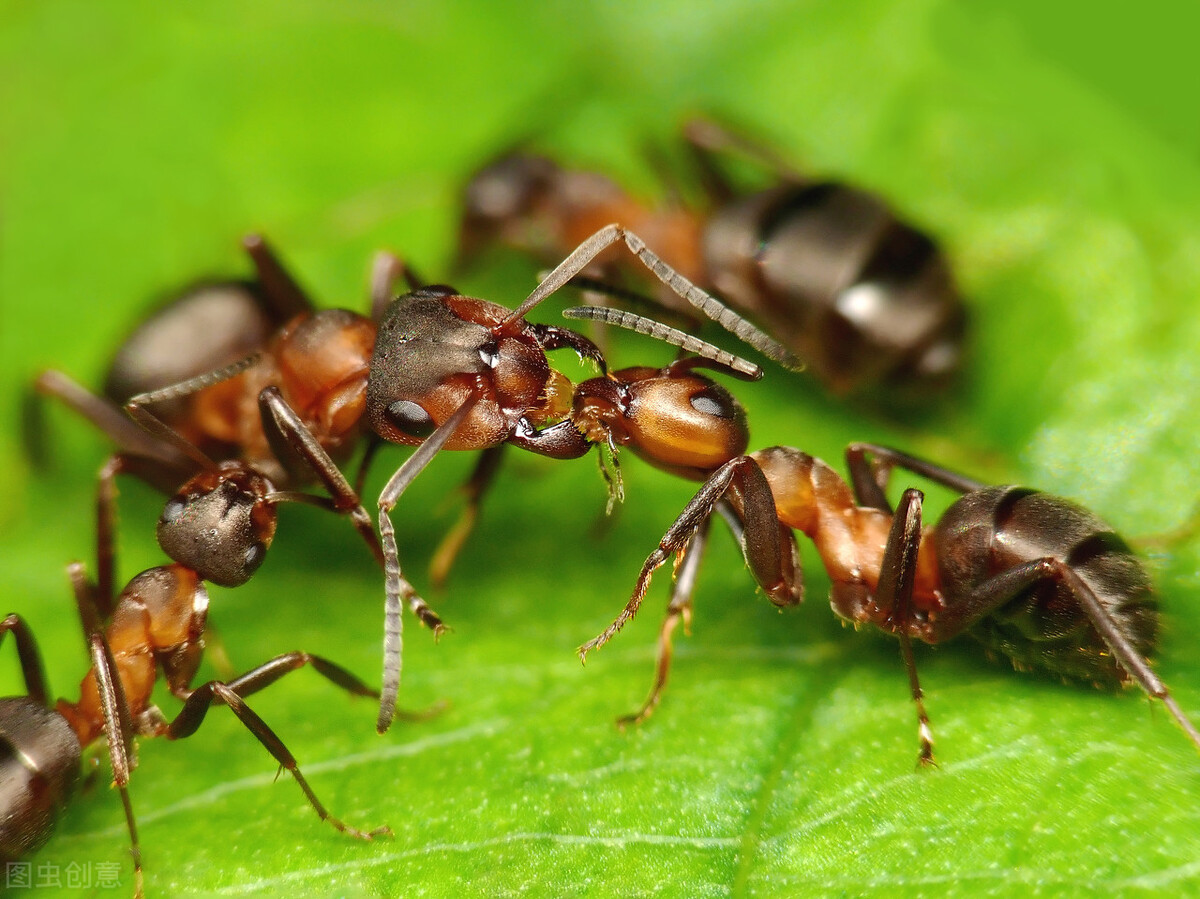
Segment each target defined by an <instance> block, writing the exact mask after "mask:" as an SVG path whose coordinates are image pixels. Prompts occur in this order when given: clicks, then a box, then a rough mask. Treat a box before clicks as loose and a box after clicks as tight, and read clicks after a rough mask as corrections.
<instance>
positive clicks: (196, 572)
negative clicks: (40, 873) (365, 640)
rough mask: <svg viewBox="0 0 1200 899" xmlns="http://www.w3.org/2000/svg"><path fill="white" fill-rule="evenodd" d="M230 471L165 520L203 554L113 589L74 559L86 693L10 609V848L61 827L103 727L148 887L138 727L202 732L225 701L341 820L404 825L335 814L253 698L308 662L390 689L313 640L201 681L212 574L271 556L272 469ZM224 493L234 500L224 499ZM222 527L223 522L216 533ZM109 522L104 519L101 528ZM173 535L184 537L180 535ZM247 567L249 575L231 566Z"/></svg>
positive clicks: (1, 821)
mask: <svg viewBox="0 0 1200 899" xmlns="http://www.w3.org/2000/svg"><path fill="white" fill-rule="evenodd" d="M225 474H226V472H224V471H222V473H221V475H222V478H223V480H222V482H221V487H220V488H219V489H217V490H214V491H212V492H211V493H210V494H209V500H210V501H209V502H207V503H206V506H207V508H201V509H198V510H197V509H189V508H187V504H186V503H185V501H184V500H183V499H179V498H177V499H175V500H172V502H171V503H169V504H168V507H167V511H166V512H165V513H164V515H163V519H162V521H161V522H160V525H159V531H160V538H161V537H162V536H163V533H164V531H167V532H172V533H173V536H176V537H179V536H184V535H185V534H190V535H191V541H190V542H192V543H193V544H194V545H195V546H196V547H200V548H202V552H200V553H199V554H198V555H197V558H198V560H199V561H198V563H197V565H196V566H195V567H192V566H189V565H187V564H182V563H180V562H178V561H176V562H173V563H171V564H169V565H163V566H159V567H156V568H150V569H148V570H146V571H143V572H141V573H140V574H138V575H137V576H136V577H134V578H133V579H132V580H131V581H129V583H128V584H127V585H126V587H125V589H124V590H123V591H122V592H121V593H120V595H118V596H116V597H114V596H113V595H112V593H111V585H107V586H106V585H105V584H103V583H98V584H92V583H89V581H88V578H87V575H86V572H85V570H84V567H83V565H81V564H80V563H72V565H71V566H69V569H68V571H69V573H70V577H71V581H72V584H73V587H74V592H75V599H76V604H77V606H78V610H79V615H80V621H81V623H82V625H83V629H84V634H85V638H86V642H87V646H88V652H89V657H90V659H91V667H90V669H89V671H88V674H87V676H86V677H84V679H83V681H82V683H81V684H80V698H79V700H78V702H70V701H68V700H66V699H60V700H59V701H58V703H57V704H55V705H53V706H52V705H51V704H50V701H49V691H48V690H47V688H46V681H45V677H44V675H43V673H42V665H41V660H40V657H39V654H38V650H37V645H36V642H35V641H34V637H33V633H32V631H31V629H30V628H29V626H28V624H27V623H26V622H25V621H24V620H23V619H22V618H21V617H20V616H19V615H16V614H10V615H8V616H7V617H6V618H5V619H3V621H0V640H3V637H4V635H6V634H8V633H10V632H11V633H12V634H13V636H14V638H15V639H16V642H17V652H18V655H19V657H20V661H21V671H22V674H23V676H24V679H25V685H26V695H25V696H22V697H9V698H5V699H3V700H0V745H2V746H3V749H4V751H3V756H4V758H3V762H2V763H0V783H3V785H4V786H3V789H0V812H2V813H0V857H2V858H3V859H5V860H16V859H19V858H21V857H23V856H25V855H28V854H29V853H31V852H33V851H35V850H36V849H37V848H39V847H40V846H41V845H42V844H43V843H44V842H45V841H46V840H47V839H48V838H49V836H50V834H51V832H52V830H53V827H54V823H55V819H56V818H57V816H58V814H59V812H60V811H61V809H62V808H63V807H64V805H65V804H66V803H67V801H68V800H69V799H70V797H71V795H72V793H73V791H74V789H75V787H76V785H77V783H78V781H79V777H80V764H81V758H82V751H83V749H84V748H85V747H87V746H89V745H90V744H92V743H94V742H95V741H96V740H98V739H99V738H100V737H101V736H102V735H103V736H104V738H105V740H106V742H107V745H108V751H109V758H110V760H111V763H112V768H113V781H114V783H115V785H116V786H117V788H118V789H119V790H120V793H121V802H122V805H123V806H124V810H125V819H126V825H127V827H128V830H129V839H130V847H131V852H132V855H133V863H134V876H135V884H136V886H135V895H137V896H141V895H142V883H143V875H142V859H141V848H140V846H139V843H138V836H137V825H136V822H135V818H134V813H133V807H132V804H131V802H130V799H129V792H128V784H129V777H130V773H131V771H132V770H133V768H134V767H135V766H136V758H135V755H134V750H133V738H134V737H135V736H147V737H166V738H167V739H169V740H179V739H183V738H185V737H189V736H191V735H192V734H194V733H195V732H196V730H197V729H198V728H199V727H200V725H201V724H202V723H203V721H204V718H205V715H206V714H207V713H208V710H209V708H210V707H211V706H212V705H213V704H217V705H225V706H228V707H229V709H230V711H232V712H233V714H234V715H236V716H237V718H238V720H239V721H241V722H242V724H244V725H245V726H246V728H247V729H248V730H249V731H250V732H251V733H252V734H253V735H254V737H255V738H256V739H257V740H258V741H259V742H260V743H261V744H262V745H263V746H264V747H265V748H266V750H267V751H268V752H269V753H270V754H271V756H272V757H273V758H274V759H275V761H276V762H278V764H279V765H280V767H281V768H286V769H287V770H288V771H290V772H291V774H292V776H293V777H294V778H295V779H296V782H297V784H299V786H300V789H301V790H302V791H303V792H304V795H305V796H306V797H307V799H308V801H309V803H310V804H311V805H312V807H313V809H314V810H315V811H316V813H317V815H318V816H319V817H320V818H321V819H322V820H325V821H328V822H329V824H330V825H331V826H333V827H334V829H336V830H338V831H341V832H342V833H345V834H347V835H349V836H351V837H355V838H358V839H363V840H371V839H374V838H375V837H379V836H389V835H390V834H391V830H390V829H389V828H387V827H379V828H376V829H374V830H370V831H365V830H359V829H358V828H355V827H352V826H350V825H348V824H345V823H344V822H342V821H341V820H340V819H338V818H335V817H333V816H332V815H330V813H329V812H328V810H327V809H326V808H325V806H324V805H323V804H322V803H321V801H320V800H319V799H318V798H317V796H316V794H315V793H314V792H313V790H312V788H311V787H310V786H309V784H308V782H307V781H306V780H305V778H304V776H303V774H301V772H300V769H299V768H298V767H297V764H296V759H295V757H294V756H293V755H292V753H291V752H290V751H289V750H288V749H287V747H286V746H285V745H284V743H283V741H282V740H280V738H279V737H278V736H277V735H276V734H275V732H274V731H273V730H271V728H270V727H269V726H268V725H267V724H266V722H264V721H263V720H262V718H260V717H259V716H258V715H257V714H256V713H255V712H254V711H253V710H252V709H251V708H250V707H249V706H248V705H247V704H246V702H245V697H247V696H249V695H251V694H253V693H256V692H258V691H259V690H262V689H264V688H266V687H268V686H270V685H271V684H273V683H275V682H276V681H278V680H279V679H280V678H282V677H283V676H284V675H286V674H288V673H290V672H292V671H296V670H297V669H299V668H302V667H304V666H306V665H311V666H312V668H313V669H314V670H315V671H316V672H317V673H318V674H320V675H321V676H323V677H325V678H326V679H327V680H329V681H330V682H331V683H333V684H335V685H336V686H338V687H341V688H342V689H344V690H346V691H347V692H348V693H350V694H352V695H357V696H378V693H377V692H376V691H375V690H372V689H371V688H370V687H368V686H367V685H366V684H364V683H363V682H362V681H360V680H359V679H358V678H356V677H355V676H354V675H353V674H351V673H350V672H349V671H347V670H346V669H344V668H342V667H341V666H339V665H337V664H335V663H333V662H331V661H329V660H328V659H325V658H322V657H320V656H316V655H311V654H309V653H306V652H290V653H285V654H284V655H280V656H277V657H275V658H273V659H271V660H270V661H268V662H266V663H265V664H263V665H259V666H258V667H256V668H254V669H252V670H250V671H248V672H247V673H245V674H243V675H241V676H240V677H237V678H234V679H231V680H228V681H221V680H211V681H208V682H206V683H203V684H201V685H200V686H198V687H193V686H192V680H193V678H194V677H195V675H196V672H197V671H198V669H199V666H200V661H201V656H202V653H203V650H204V633H205V630H206V625H207V617H208V605H209V598H208V592H207V590H206V588H205V586H204V581H205V580H206V579H207V580H213V581H214V582H221V581H222V580H225V581H226V582H230V581H231V580H232V581H236V582H239V583H240V582H242V581H244V580H245V578H248V577H249V574H250V573H252V570H253V568H254V567H256V563H257V562H258V561H261V558H262V556H263V555H264V554H265V552H266V548H267V547H268V546H269V545H270V542H271V538H272V536H273V534H274V531H275V511H274V509H275V506H274V501H273V500H272V498H271V496H270V493H269V488H270V484H269V482H268V481H267V480H266V479H265V478H263V477H262V476H260V475H257V474H255V473H253V472H251V473H250V474H249V475H248V480H244V481H243V480H238V479H235V478H228V477H225ZM214 501H215V502H217V503H218V504H221V505H222V507H221V508H220V509H215V510H214V509H212V508H211V505H212V502H214ZM193 512H195V513H197V514H195V515H193V514H191V513H193ZM210 513H215V514H210ZM210 528H211V530H212V531H213V532H215V537H212V538H211V539H209V537H210V535H209V531H210ZM110 533H111V532H109V533H108V534H106V533H104V532H102V533H101V534H100V535H99V540H100V542H101V543H103V542H104V540H105V539H106V537H107V536H109V535H110ZM163 542H164V544H168V543H170V542H172V541H171V536H168V537H167V538H166V539H164V540H163ZM184 542H187V541H186V540H185V541H184ZM99 556H100V558H101V559H106V558H107V559H109V560H111V559H112V556H113V549H112V547H111V546H108V547H104V546H102V547H101V549H100V551H99ZM234 572H236V573H237V574H236V576H232V577H231V573H234ZM238 578H240V580H238ZM160 676H161V677H162V678H163V680H164V681H165V682H166V684H167V686H168V688H169V689H170V691H171V693H172V694H173V695H174V696H176V697H177V698H179V699H180V700H182V701H183V708H182V710H181V711H180V712H179V714H178V715H176V717H175V718H174V719H172V720H167V718H166V717H165V716H164V715H163V713H162V712H161V711H160V710H159V709H158V708H157V707H156V706H155V705H153V704H152V703H151V693H152V691H153V689H154V686H155V683H156V682H157V680H158V678H159V677H160Z"/></svg>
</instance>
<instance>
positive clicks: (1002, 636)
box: [936, 487, 1158, 686]
mask: <svg viewBox="0 0 1200 899" xmlns="http://www.w3.org/2000/svg"><path fill="white" fill-rule="evenodd" d="M936 539H937V542H938V553H939V560H940V569H941V575H942V589H943V594H944V597H945V599H946V602H947V603H948V604H951V605H953V604H957V603H961V602H964V601H968V600H969V598H970V597H971V596H972V595H973V594H974V592H975V590H976V588H977V587H978V586H979V585H980V584H982V583H983V582H985V581H987V580H988V579H990V578H992V577H994V576H996V575H998V574H1000V573H1001V572H1003V571H1006V570H1010V569H1013V568H1017V567H1019V566H1021V565H1024V564H1026V563H1028V562H1033V561H1036V560H1038V559H1042V558H1053V559H1057V560H1059V561H1062V562H1064V563H1066V565H1068V566H1069V567H1070V568H1071V569H1072V570H1074V571H1075V573H1076V574H1077V575H1078V576H1079V578H1080V579H1081V580H1082V581H1083V583H1084V584H1085V585H1086V586H1087V587H1088V588H1089V589H1090V590H1091V591H1092V593H1093V594H1094V595H1095V596H1096V599H1097V601H1098V602H1099V603H1100V605H1101V606H1102V607H1103V608H1104V609H1105V611H1106V612H1107V613H1108V615H1109V616H1111V618H1112V620H1113V622H1114V623H1115V625H1116V627H1117V628H1118V629H1119V630H1120V631H1121V632H1122V633H1123V634H1124V635H1125V636H1126V637H1127V638H1128V640H1129V641H1130V643H1131V644H1132V646H1133V649H1134V650H1135V651H1136V652H1137V653H1138V654H1139V655H1141V656H1148V655H1150V654H1151V653H1152V651H1153V649H1154V646H1155V638H1156V634H1157V625H1158V607H1157V603H1156V600H1155V597H1154V592H1153V588H1152V585H1151V581H1150V577H1149V575H1148V574H1147V573H1146V570H1145V568H1144V567H1143V566H1142V564H1141V562H1139V561H1138V559H1137V558H1136V557H1135V556H1134V555H1133V553H1132V551H1131V550H1130V549H1129V546H1128V545H1127V544H1126V543H1125V541H1124V540H1122V539H1121V537H1120V536H1118V535H1117V534H1116V533H1114V532H1113V530H1112V528H1111V527H1109V526H1108V525H1107V524H1106V523H1105V522H1104V521H1102V520H1101V519H1100V518H1098V517H1097V516H1096V515H1094V514H1092V513H1091V512H1089V511H1087V510H1086V509H1083V508H1082V507H1080V506H1077V505H1075V504H1074V503H1071V502H1068V501H1067V500H1065V499H1061V498H1059V497H1055V496H1050V495H1048V494H1045V493H1039V492H1037V491H1033V490H1027V489H1025V488H1020V487H992V488H988V489H986V490H979V491H976V492H974V493H969V494H967V495H966V496H964V497H962V498H961V499H960V500H959V501H958V502H956V503H955V504H954V505H953V506H951V507H950V509H949V510H947V512H946V514H945V515H944V516H943V517H942V519H941V521H940V522H939V523H938V526H937V538H936ZM968 632H969V633H970V634H971V635H972V636H973V637H975V638H976V639H977V640H979V641H980V642H981V643H983V644H984V645H985V646H987V647H988V648H990V649H992V650H994V651H996V652H999V653H1002V654H1004V655H1006V656H1008V657H1009V658H1011V659H1012V660H1013V663H1014V665H1016V666H1017V667H1019V668H1040V669H1043V670H1045V671H1049V672H1052V673H1054V674H1057V675H1060V676H1062V677H1066V678H1070V679H1073V680H1083V681H1089V682H1095V683H1097V684H1100V685H1106V686H1116V685H1118V684H1119V683H1121V682H1123V681H1124V680H1125V679H1126V676H1125V673H1124V672H1123V671H1122V670H1121V669H1120V668H1118V666H1117V665H1116V664H1115V663H1114V662H1113V659H1112V654H1111V652H1110V651H1109V649H1108V647H1107V645H1106V644H1105V643H1104V641H1103V639H1102V638H1101V637H1100V634H1099V633H1098V632H1097V630H1096V629H1095V627H1094V626H1093V625H1092V623H1091V621H1090V619H1089V618H1088V616H1087V614H1086V612H1085V610H1084V608H1083V606H1082V605H1081V604H1080V601H1079V599H1078V597H1077V596H1076V595H1075V593H1074V592H1073V591H1072V590H1071V589H1070V588H1069V587H1068V586H1067V585H1066V584H1065V583H1059V582H1055V581H1050V580H1042V581H1040V582H1038V583H1035V584H1034V585H1032V586H1031V587H1028V588H1026V589H1024V590H1022V591H1020V592H1019V593H1017V595H1015V596H1013V597H1012V598H1010V599H1008V600H1007V601H1006V602H1004V603H1002V604H1001V605H999V606H998V607H996V608H995V609H993V610H992V611H991V613H990V614H987V615H984V616H983V617H982V618H981V619H980V620H979V621H978V622H977V623H975V624H974V625H973V626H972V627H971V628H970V629H969V631H968Z"/></svg>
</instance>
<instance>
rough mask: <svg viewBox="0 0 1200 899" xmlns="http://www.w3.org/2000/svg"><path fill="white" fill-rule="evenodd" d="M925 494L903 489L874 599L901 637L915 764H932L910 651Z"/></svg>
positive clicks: (925, 717)
mask: <svg viewBox="0 0 1200 899" xmlns="http://www.w3.org/2000/svg"><path fill="white" fill-rule="evenodd" d="M924 498H925V495H924V494H923V493H921V491H920V490H916V489H909V490H905V491H904V496H902V497H901V498H900V508H899V509H898V510H897V511H896V514H895V516H894V517H893V519H892V528H891V531H890V532H889V533H888V540H887V545H886V547H885V548H884V551H883V561H882V562H881V563H880V566H879V585H878V586H877V587H876V588H875V602H876V603H877V604H878V605H879V607H880V608H881V609H887V610H888V619H887V625H888V626H889V627H890V629H891V630H892V632H893V633H895V634H896V636H897V637H899V638H900V655H901V657H902V658H903V659H904V670H905V671H907V672H908V685H909V688H910V689H911V690H912V698H913V702H914V703H916V705H917V731H918V733H919V735H920V739H921V754H920V756H918V758H917V765H918V766H922V765H932V764H934V761H933V730H932V728H930V726H929V714H928V713H927V712H926V711H925V698H924V697H925V694H924V692H923V691H922V690H921V681H920V679H919V678H918V677H917V662H916V658H915V657H914V656H913V650H912V632H911V631H912V628H911V624H912V623H913V610H912V592H913V581H914V580H915V578H916V573H917V551H918V549H919V548H920V546H921V504H922V501H923V500H924Z"/></svg>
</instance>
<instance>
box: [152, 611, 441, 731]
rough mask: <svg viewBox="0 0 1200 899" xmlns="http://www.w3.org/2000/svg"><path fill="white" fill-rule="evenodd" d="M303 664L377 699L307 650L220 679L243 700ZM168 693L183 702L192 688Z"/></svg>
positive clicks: (428, 714)
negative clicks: (238, 674) (239, 674)
mask: <svg viewBox="0 0 1200 899" xmlns="http://www.w3.org/2000/svg"><path fill="white" fill-rule="evenodd" d="M211 633H212V628H211V626H210V627H209V628H208V631H207V632H206V636H205V643H207V642H208V636H207V635H209V634H211ZM305 665H311V666H312V667H313V670H314V671H316V672H317V673H318V674H320V675H321V677H323V678H325V679H326V680H327V681H329V682H330V683H332V684H333V685H334V686H337V687H341V688H342V689H343V690H345V691H346V692H347V693H350V694H351V695H352V696H368V697H371V698H373V699H378V698H379V691H378V690H376V689H374V688H372V687H369V686H367V685H366V684H365V683H364V682H363V681H361V680H359V678H358V677H357V676H355V675H354V674H353V673H352V672H350V671H348V670H347V669H345V668H343V667H342V666H341V665H339V664H337V663H336V662H332V661H330V660H329V659H326V658H324V657H322V656H317V655H313V654H311V653H307V652H289V653H285V654H284V655H281V656H276V657H275V658H273V659H271V660H270V661H269V662H265V663H264V664H262V665H259V666H258V667H257V668H254V669H252V670H250V671H248V672H246V673H245V674H243V675H241V676H239V677H232V676H230V677H229V678H225V679H223V681H222V682H223V683H224V684H225V685H226V686H227V687H229V689H231V690H233V692H235V693H236V694H237V695H238V696H241V697H242V698H243V699H244V698H245V697H247V696H250V695H252V694H254V693H257V692H258V691H259V690H263V689H266V688H267V687H269V686H271V685H272V684H273V683H275V682H276V681H278V680H279V679H280V678H282V677H283V676H284V675H285V674H290V673H291V672H293V671H296V670H298V669H300V668H303V667H304V666H305ZM171 692H172V693H173V694H174V695H175V696H176V697H178V698H179V699H182V700H184V701H185V702H186V701H187V700H188V698H189V697H190V696H191V695H192V693H193V692H195V691H194V690H192V689H191V687H190V686H189V685H188V684H187V683H178V684H173V685H171ZM214 701H215V700H214ZM444 705H445V704H444V703H441V702H439V703H435V704H434V705H433V706H431V707H429V708H428V709H425V710H421V711H418V712H409V711H400V712H398V715H399V717H400V718H402V719H403V720H406V721H425V720H428V719H429V718H432V717H433V716H434V715H437V714H438V713H439V712H441V711H442V709H443V708H444ZM203 717H204V716H203V714H201V718H203ZM197 727H199V723H197Z"/></svg>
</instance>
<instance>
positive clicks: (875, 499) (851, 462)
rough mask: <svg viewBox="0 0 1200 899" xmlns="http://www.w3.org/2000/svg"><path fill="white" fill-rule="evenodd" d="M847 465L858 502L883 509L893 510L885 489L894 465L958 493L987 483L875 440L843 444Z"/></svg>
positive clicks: (981, 487)
mask: <svg viewBox="0 0 1200 899" xmlns="http://www.w3.org/2000/svg"><path fill="white" fill-rule="evenodd" d="M868 454H869V455H871V456H873V457H874V463H872V461H870V460H868V459H867V456H868ZM846 467H847V468H848V469H849V471H850V481H851V484H852V485H853V487H854V496H855V499H856V500H857V501H858V503H859V504H860V505H863V506H866V507H868V508H872V509H882V510H883V511H884V512H890V511H891V510H892V507H891V504H890V503H888V501H887V496H886V495H885V494H884V490H886V489H887V485H888V481H889V480H890V479H891V474H892V469H893V468H902V469H904V470H905V471H911V472H912V473H913V474H916V475H920V476H921V477H923V478H928V479H929V480H931V481H933V482H934V483H935V484H941V485H942V486H943V487H948V488H950V489H951V490H956V491H958V492H959V493H974V492H975V491H976V490H982V489H983V488H984V487H986V486H987V485H986V484H984V483H983V482H982V481H976V480H975V479H973V478H968V477H967V476H966V475H962V474H959V473H958V472H955V471H951V470H950V469H948V468H943V467H942V466H940V465H935V464H934V463H932V462H927V461H925V460H924V459H918V458H917V457H916V456H910V455H908V454H907V453H902V452H900V450H896V449H892V448H891V447H887V446H878V445H877V444H874V443H852V444H850V445H849V446H848V447H846Z"/></svg>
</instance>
